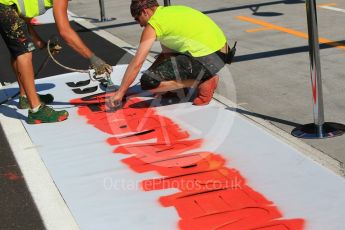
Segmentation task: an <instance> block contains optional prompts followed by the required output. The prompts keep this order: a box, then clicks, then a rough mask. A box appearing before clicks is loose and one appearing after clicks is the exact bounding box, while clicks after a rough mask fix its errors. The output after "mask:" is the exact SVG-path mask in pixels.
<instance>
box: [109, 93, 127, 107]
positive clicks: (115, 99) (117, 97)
mask: <svg viewBox="0 0 345 230" xmlns="http://www.w3.org/2000/svg"><path fill="white" fill-rule="evenodd" d="M123 97H124V94H122V93H120V92H119V91H116V92H115V94H114V95H113V96H111V97H108V98H107V99H106V101H105V103H106V105H107V106H108V107H109V108H110V109H119V108H121V106H122V99H123Z"/></svg>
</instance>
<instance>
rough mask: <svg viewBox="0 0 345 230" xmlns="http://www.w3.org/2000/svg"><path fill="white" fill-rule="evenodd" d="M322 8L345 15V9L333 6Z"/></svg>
mask: <svg viewBox="0 0 345 230" xmlns="http://www.w3.org/2000/svg"><path fill="white" fill-rule="evenodd" d="M320 8H323V9H327V10H333V11H338V12H342V13H345V10H344V9H340V8H337V7H333V6H320Z"/></svg>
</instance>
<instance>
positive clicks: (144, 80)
mask: <svg viewBox="0 0 345 230" xmlns="http://www.w3.org/2000/svg"><path fill="white" fill-rule="evenodd" d="M160 83H161V82H160V81H158V80H156V79H154V78H153V77H151V76H149V75H148V74H146V73H144V74H143V75H142V77H141V79H140V84H141V88H142V89H143V90H151V89H155V88H157V87H158V86H159V84H160Z"/></svg>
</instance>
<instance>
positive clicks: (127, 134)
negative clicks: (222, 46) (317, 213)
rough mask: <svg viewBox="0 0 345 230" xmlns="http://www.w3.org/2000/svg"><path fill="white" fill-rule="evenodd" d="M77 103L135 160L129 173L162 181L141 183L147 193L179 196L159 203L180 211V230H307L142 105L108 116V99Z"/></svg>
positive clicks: (121, 151) (198, 142) (131, 105)
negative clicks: (151, 174)
mask: <svg viewBox="0 0 345 230" xmlns="http://www.w3.org/2000/svg"><path fill="white" fill-rule="evenodd" d="M72 103H82V104H88V105H84V106H82V107H80V108H79V109H78V113H79V114H80V115H81V116H84V117H86V119H87V122H88V124H90V125H93V126H95V127H96V128H97V129H99V130H101V131H103V132H105V133H108V134H111V135H115V136H112V137H110V138H108V140H107V142H108V144H110V145H114V146H115V149H114V153H116V154H126V155H130V156H129V157H127V158H125V159H124V160H122V162H123V163H125V164H126V165H128V166H129V168H131V169H132V170H133V171H135V172H137V173H144V172H156V173H158V174H159V175H161V176H162V177H161V178H156V179H150V180H144V181H142V183H141V186H142V189H143V190H144V191H147V192H149V191H153V190H161V189H170V188H175V189H177V190H179V192H177V193H174V194H171V195H168V196H163V197H160V198H159V202H160V204H161V205H162V206H163V207H174V208H175V209H176V211H177V212H178V214H179V216H180V221H179V223H178V226H179V228H180V229H186V230H192V229H193V230H194V229H201V230H203V229H236V230H237V229H264V230H280V229H284V230H285V229H294V230H299V229H303V226H304V220H303V219H289V220H285V219H283V214H282V213H281V212H280V211H279V209H278V208H277V207H276V206H275V205H274V203H273V202H272V201H269V200H267V199H266V198H265V197H264V196H263V195H262V194H260V193H258V192H256V191H255V190H254V189H252V188H251V187H250V186H249V185H248V184H247V182H246V180H245V178H244V177H243V176H242V175H241V174H240V172H238V171H237V170H236V169H234V168H228V167H227V166H226V161H225V159H224V158H223V157H222V156H220V155H217V154H215V153H212V152H195V151H196V150H197V149H198V148H200V147H201V145H202V143H203V140H202V139H190V136H189V133H188V132H187V131H185V130H182V129H181V128H180V127H179V126H178V125H177V124H176V123H174V122H173V121H172V120H171V119H169V118H167V117H164V116H160V115H158V114H157V113H156V111H155V109H153V108H149V107H148V108H143V107H142V106H140V108H138V106H135V105H136V104H138V103H141V105H142V101H140V100H139V99H132V100H131V101H129V102H127V103H125V105H124V108H123V109H121V110H118V111H116V112H108V113H105V112H104V111H105V110H106V108H105V106H104V96H95V97H89V98H88V100H87V101H85V100H82V99H77V100H73V101H72ZM91 104H92V106H91ZM95 105H96V107H97V109H96V110H95ZM143 141H145V142H144V143H142V142H143ZM137 142H140V143H137ZM119 145H120V146H119ZM192 151H194V152H192Z"/></svg>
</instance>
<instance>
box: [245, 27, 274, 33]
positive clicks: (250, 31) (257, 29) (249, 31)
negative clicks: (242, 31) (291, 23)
mask: <svg viewBox="0 0 345 230" xmlns="http://www.w3.org/2000/svg"><path fill="white" fill-rule="evenodd" d="M263 30H272V28H268V27H262V28H256V29H251V30H246V32H247V33H255V32H259V31H263Z"/></svg>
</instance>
